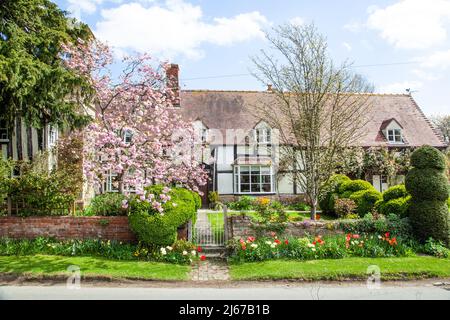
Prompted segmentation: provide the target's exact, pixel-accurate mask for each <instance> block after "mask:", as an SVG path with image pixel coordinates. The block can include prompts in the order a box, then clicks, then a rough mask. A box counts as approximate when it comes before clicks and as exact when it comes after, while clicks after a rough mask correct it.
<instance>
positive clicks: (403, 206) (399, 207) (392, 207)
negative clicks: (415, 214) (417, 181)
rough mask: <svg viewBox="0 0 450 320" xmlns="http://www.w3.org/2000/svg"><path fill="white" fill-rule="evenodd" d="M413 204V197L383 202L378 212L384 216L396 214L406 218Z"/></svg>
mask: <svg viewBox="0 0 450 320" xmlns="http://www.w3.org/2000/svg"><path fill="white" fill-rule="evenodd" d="M410 202H411V196H407V197H402V198H397V199H392V200H389V201H387V202H383V203H382V204H381V205H380V206H379V208H378V210H379V212H380V213H382V214H384V215H388V214H395V215H398V216H399V217H402V218H403V217H405V216H406V215H407V212H408V207H409V205H410Z"/></svg>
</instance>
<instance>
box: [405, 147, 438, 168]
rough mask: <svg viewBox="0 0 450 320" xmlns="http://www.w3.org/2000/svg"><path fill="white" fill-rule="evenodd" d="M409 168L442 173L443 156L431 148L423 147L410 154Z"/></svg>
mask: <svg viewBox="0 0 450 320" xmlns="http://www.w3.org/2000/svg"><path fill="white" fill-rule="evenodd" d="M411 166H413V167H414V168H417V169H427V168H431V169H437V170H439V171H443V170H445V168H446V160H445V156H444V154H443V153H442V152H440V151H439V150H437V149H436V148H433V147H431V146H423V147H420V148H419V149H416V150H415V151H414V152H413V153H412V154H411Z"/></svg>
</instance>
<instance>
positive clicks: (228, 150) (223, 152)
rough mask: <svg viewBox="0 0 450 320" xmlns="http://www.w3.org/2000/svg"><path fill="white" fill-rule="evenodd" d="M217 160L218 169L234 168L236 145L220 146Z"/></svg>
mask: <svg viewBox="0 0 450 320" xmlns="http://www.w3.org/2000/svg"><path fill="white" fill-rule="evenodd" d="M216 161H217V170H218V171H223V170H233V167H232V164H233V162H234V147H233V146H218V147H217V159H216Z"/></svg>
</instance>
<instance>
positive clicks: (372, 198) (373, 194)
mask: <svg viewBox="0 0 450 320" xmlns="http://www.w3.org/2000/svg"><path fill="white" fill-rule="evenodd" d="M381 197H382V196H381V193H380V192H378V191H377V190H375V189H369V190H360V191H357V192H355V193H353V194H352V195H351V196H350V199H352V200H353V201H355V203H356V206H357V209H356V212H357V213H358V215H359V216H360V217H363V216H364V215H365V214H367V213H371V212H372V210H373V208H374V206H375V203H376V202H377V201H379V200H381Z"/></svg>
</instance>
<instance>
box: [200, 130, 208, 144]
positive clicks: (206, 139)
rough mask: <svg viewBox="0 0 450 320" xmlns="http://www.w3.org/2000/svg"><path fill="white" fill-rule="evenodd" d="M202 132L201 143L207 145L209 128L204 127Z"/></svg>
mask: <svg viewBox="0 0 450 320" xmlns="http://www.w3.org/2000/svg"><path fill="white" fill-rule="evenodd" d="M201 130H202V131H201V141H202V143H203V144H205V143H206V142H207V141H208V128H206V127H205V126H202V129H201Z"/></svg>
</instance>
